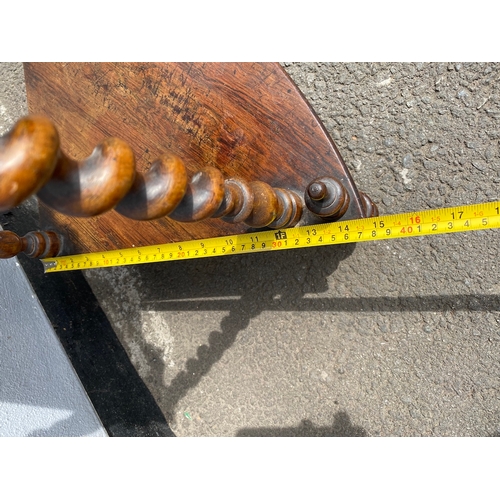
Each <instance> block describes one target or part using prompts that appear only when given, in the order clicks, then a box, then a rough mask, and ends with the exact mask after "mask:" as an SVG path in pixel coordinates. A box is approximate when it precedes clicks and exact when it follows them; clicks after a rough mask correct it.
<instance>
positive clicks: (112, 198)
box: [0, 116, 303, 228]
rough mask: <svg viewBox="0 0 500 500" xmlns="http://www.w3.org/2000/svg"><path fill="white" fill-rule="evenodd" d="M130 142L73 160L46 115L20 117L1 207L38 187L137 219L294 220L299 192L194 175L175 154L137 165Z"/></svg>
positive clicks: (77, 204) (280, 223) (1, 167)
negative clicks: (138, 167)
mask: <svg viewBox="0 0 500 500" xmlns="http://www.w3.org/2000/svg"><path fill="white" fill-rule="evenodd" d="M135 167H136V166H135V157H134V153H133V151H132V149H131V148H130V147H129V146H128V145H127V144H126V143H125V142H124V141H122V140H120V139H117V138H114V137H111V138H108V139H106V140H104V141H103V142H101V143H100V144H99V145H98V146H97V147H96V148H95V149H94V151H93V153H92V154H91V155H90V156H89V157H88V158H86V159H83V160H81V161H76V160H73V159H71V158H69V157H68V156H66V155H65V154H64V152H63V151H62V150H61V149H60V147H59V136H58V134H57V130H56V129H55V128H54V126H53V125H52V124H51V122H50V121H48V120H47V119H46V118H44V117H39V116H31V117H26V118H23V119H21V120H19V121H18V122H17V123H16V124H15V125H14V127H13V129H12V130H11V131H10V132H9V133H8V134H7V135H6V136H4V137H3V138H2V139H0V180H1V182H0V210H9V209H11V208H13V207H14V206H16V205H18V204H19V203H21V202H22V201H24V200H25V199H26V198H28V197H29V196H31V195H32V194H34V193H36V194H37V196H38V197H39V198H40V199H41V200H42V201H43V202H44V203H45V204H47V205H48V206H50V207H51V208H53V209H54V210H56V211H59V212H61V213H63V214H65V215H70V216H75V217H93V216H96V215H100V214H102V213H104V212H106V211H108V210H111V209H113V208H114V209H115V210H116V211H117V212H118V213H120V214H121V215H123V216H125V217H128V218H131V219H134V220H152V219H157V218H160V217H165V216H168V217H170V218H172V219H173V220H176V221H180V222H197V221H200V220H204V219H207V218H209V217H218V218H219V217H220V218H222V219H223V220H225V221H227V222H234V223H237V222H244V223H245V224H247V225H249V226H251V227H255V228H260V227H266V226H269V227H272V228H282V227H290V226H292V225H295V224H297V222H298V221H299V219H300V217H301V215H302V206H303V203H302V199H301V197H300V196H298V195H297V194H296V193H294V192H292V191H289V190H286V189H280V188H273V187H271V186H270V185H269V184H266V183H264V182H261V181H253V182H249V183H246V182H244V181H242V180H239V179H224V177H223V175H222V173H221V171H220V170H219V169H217V168H214V167H205V168H202V169H200V170H199V171H198V172H196V173H195V174H194V175H192V176H191V177H189V176H188V173H187V171H186V169H185V167H184V164H183V162H182V160H181V159H180V158H178V157H176V156H175V155H173V154H164V155H162V156H161V157H160V158H158V159H157V160H156V161H155V162H154V163H153V164H152V165H151V167H150V169H149V170H148V171H147V172H145V173H139V172H137V171H136V168H135Z"/></svg>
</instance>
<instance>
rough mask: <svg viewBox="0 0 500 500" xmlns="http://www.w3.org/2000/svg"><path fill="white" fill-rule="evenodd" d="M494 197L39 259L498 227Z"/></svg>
mask: <svg viewBox="0 0 500 500" xmlns="http://www.w3.org/2000/svg"><path fill="white" fill-rule="evenodd" d="M499 205H500V202H498V201H492V202H485V203H479V204H474V205H461V206H456V207H450V208H438V209H431V210H424V211H415V212H408V213H402V214H390V215H382V216H378V217H370V218H366V219H355V220H346V221H337V222H328V223H322V224H315V225H310V226H298V227H293V228H289V229H280V230H266V231H261V232H252V233H244V234H238V235H232V236H218V237H215V238H206V239H201V240H191V241H184V242H179V243H166V244H159V245H150V246H146V247H137V248H127V249H123V250H109V251H106V252H101V253H97V252H96V253H91V254H80V255H70V256H63V257H54V258H50V259H42V263H43V265H44V272H45V273H51V272H58V271H71V270H85V269H95V268H102V267H116V266H128V265H137V264H151V263H154V262H172V261H179V260H189V259H199V258H208V257H221V256H227V255H242V254H249V253H257V252H269V251H271V252H272V251H275V250H277V251H280V250H291V249H294V248H308V247H317V246H327V245H338V244H347V243H357V242H366V241H379V240H388V239H403V238H410V237H416V236H432V235H437V234H449V233H458V232H466V231H475V230H486V229H498V228H500V213H499V212H500V208H499Z"/></svg>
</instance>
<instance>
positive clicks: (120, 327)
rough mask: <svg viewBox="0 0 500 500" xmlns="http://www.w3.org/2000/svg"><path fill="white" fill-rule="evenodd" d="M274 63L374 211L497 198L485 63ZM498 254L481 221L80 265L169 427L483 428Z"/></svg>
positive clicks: (351, 431) (496, 345)
mask: <svg viewBox="0 0 500 500" xmlns="http://www.w3.org/2000/svg"><path fill="white" fill-rule="evenodd" d="M284 67H285V69H286V71H288V73H289V74H290V75H291V77H292V78H293V79H294V81H295V82H296V83H297V85H298V86H299V87H300V89H301V90H302V92H303V93H304V95H305V96H306V97H307V99H308V100H309V102H310V103H311V105H312V106H313V108H314V109H315V110H316V112H317V113H318V115H319V117H320V118H321V120H322V121H323V123H324V124H325V127H326V128H327V130H328V131H329V133H330V134H331V135H332V137H333V139H334V141H335V142H336V144H337V146H338V148H339V150H340V152H341V154H342V155H343V157H344V159H345V160H346V163H347V164H348V166H349V168H350V170H351V172H352V174H353V177H354V179H355V182H356V184H357V185H358V186H359V188H360V189H361V190H363V191H366V192H367V193H368V194H369V195H370V196H371V197H372V198H373V199H374V201H375V202H376V203H377V204H378V206H379V208H380V212H381V214H390V213H399V212H407V211H411V210H424V209H428V208H438V207H444V206H453V205H460V204H470V203H478V202H481V201H489V200H497V199H499V196H500V192H499V191H500V168H499V140H500V64H498V63H336V64H334V63H284ZM0 68H1V73H0V76H1V78H0V80H1V81H0V109H1V110H2V115H1V116H0V126H3V127H4V128H5V127H6V126H7V125H8V124H9V122H11V121H12V120H14V119H15V118H16V117H18V116H20V115H21V114H23V113H24V112H25V108H24V101H23V99H24V97H23V87H22V85H23V82H22V73H19V67H18V66H16V65H12V64H3V65H1V66H0ZM9 75H10V76H9ZM12 75H14V76H15V78H14V79H12V78H11V77H12ZM9 78H10V79H9ZM14 92H15V93H17V94H15V95H14V94H13V93H14ZM498 260H499V245H498V233H497V232H496V231H493V230H488V231H481V232H473V233H464V234H451V235H441V236H434V237H426V238H414V239H408V240H393V241H378V242H368V243H365V244H350V245H343V246H336V247H331V248H326V247H321V248H315V249H304V250H296V251H295V250H294V251H290V252H281V253H280V254H273V255H269V254H256V255H249V256H230V257H227V258H222V259H209V261H208V262H204V261H186V262H177V263H169V264H152V265H148V266H138V267H137V268H121V269H103V270H95V271H92V272H87V273H86V278H87V280H88V282H89V283H90V285H91V287H92V289H93V290H94V293H95V294H96V296H97V297H98V298H99V300H100V303H101V305H102V307H103V308H104V310H105V312H106V314H107V316H108V318H109V319H110V321H111V323H112V324H113V326H114V328H115V331H116V333H117V335H118V336H119V338H120V340H121V342H122V344H123V345H124V347H125V349H126V350H127V352H128V355H129V357H130V359H131V360H132V362H133V363H134V365H135V367H136V369H137V370H138V372H139V373H140V375H141V377H142V378H143V380H144V381H145V383H146V384H147V386H148V387H149V389H150V391H151V392H152V394H153V396H154V397H155V399H156V401H157V403H158V405H159V406H160V408H161V409H162V411H163V413H164V415H165V416H166V417H167V420H168V421H169V423H170V425H171V427H172V429H173V430H174V432H175V433H176V434H177V435H178V436H244V435H265V436H272V435H276V436H282V435H293V436H297V435H318V436H326V435H331V436H335V435H364V436H492V435H499V434H500V364H499V361H498V360H499V359H500V297H499V294H500V285H499V280H498V278H499V268H498Z"/></svg>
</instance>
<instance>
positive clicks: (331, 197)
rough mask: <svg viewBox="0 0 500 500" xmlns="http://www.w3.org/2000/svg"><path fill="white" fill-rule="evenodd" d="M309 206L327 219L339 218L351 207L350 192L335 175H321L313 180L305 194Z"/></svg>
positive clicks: (315, 212)
mask: <svg viewBox="0 0 500 500" xmlns="http://www.w3.org/2000/svg"><path fill="white" fill-rule="evenodd" d="M304 200H305V203H306V206H307V208H308V209H309V210H310V211H311V212H312V213H313V214H316V215H318V216H320V217H321V218H323V219H325V220H338V219H340V218H341V217H342V216H343V215H344V214H345V212H346V210H347V208H348V207H349V194H348V193H347V191H346V189H345V188H344V186H342V184H341V183H340V182H339V181H338V180H337V179H334V178H333V177H321V178H319V179H316V180H314V181H313V182H311V183H310V184H309V185H308V186H307V188H306V192H305V194H304Z"/></svg>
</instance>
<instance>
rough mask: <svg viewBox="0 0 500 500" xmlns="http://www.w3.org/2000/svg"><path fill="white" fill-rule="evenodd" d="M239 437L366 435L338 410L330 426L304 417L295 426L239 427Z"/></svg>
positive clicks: (347, 416)
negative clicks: (315, 423)
mask: <svg viewBox="0 0 500 500" xmlns="http://www.w3.org/2000/svg"><path fill="white" fill-rule="evenodd" d="M236 436H239V437H366V436H368V434H367V432H366V431H365V429H363V427H359V426H356V425H352V423H351V419H350V417H349V415H348V414H347V413H346V412H343V411H339V412H338V413H336V414H335V415H334V417H333V423H332V425H331V426H315V425H314V424H313V423H312V422H311V421H310V420H307V419H304V420H302V422H301V423H300V424H299V425H298V426H297V427H284V428H279V427H256V428H249V429H241V430H240V431H238V433H237V434H236Z"/></svg>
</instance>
